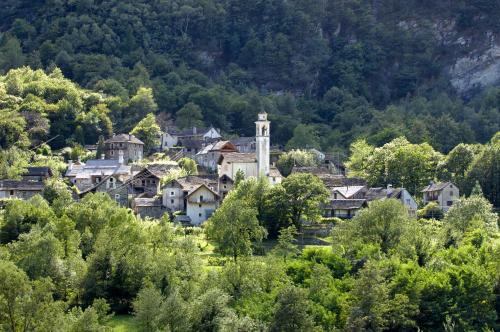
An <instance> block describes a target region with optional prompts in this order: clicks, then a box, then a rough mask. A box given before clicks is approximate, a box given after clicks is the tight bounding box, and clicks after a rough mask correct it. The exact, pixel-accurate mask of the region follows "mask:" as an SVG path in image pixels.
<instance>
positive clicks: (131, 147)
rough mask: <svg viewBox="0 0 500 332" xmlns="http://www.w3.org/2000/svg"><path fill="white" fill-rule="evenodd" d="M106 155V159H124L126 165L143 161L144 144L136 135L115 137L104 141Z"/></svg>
mask: <svg viewBox="0 0 500 332" xmlns="http://www.w3.org/2000/svg"><path fill="white" fill-rule="evenodd" d="M104 154H105V156H106V159H120V158H123V160H124V162H125V163H128V162H133V161H137V160H141V159H142V158H143V156H144V143H143V142H142V141H141V140H139V139H138V138H137V137H135V136H134V135H130V134H119V135H113V137H111V138H109V139H107V140H106V141H104ZM98 157H99V156H98Z"/></svg>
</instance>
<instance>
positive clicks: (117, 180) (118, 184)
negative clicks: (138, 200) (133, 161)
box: [78, 174, 129, 207]
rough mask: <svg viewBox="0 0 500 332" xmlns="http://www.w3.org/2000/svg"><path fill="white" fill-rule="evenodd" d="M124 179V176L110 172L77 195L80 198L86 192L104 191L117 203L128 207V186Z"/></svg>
mask: <svg viewBox="0 0 500 332" xmlns="http://www.w3.org/2000/svg"><path fill="white" fill-rule="evenodd" d="M125 179H126V177H122V176H120V175H118V174H110V175H108V176H106V177H104V178H103V179H102V180H101V181H100V182H98V183H96V184H95V185H94V186H92V187H89V188H87V189H85V190H83V191H80V192H79V193H78V196H79V197H80V198H81V197H84V196H85V195H87V194H88V193H96V192H104V193H107V194H108V195H109V196H110V197H111V198H112V199H114V200H115V201H116V202H117V203H118V204H119V205H121V206H125V207H128V206H129V201H128V187H127V182H126V180H125Z"/></svg>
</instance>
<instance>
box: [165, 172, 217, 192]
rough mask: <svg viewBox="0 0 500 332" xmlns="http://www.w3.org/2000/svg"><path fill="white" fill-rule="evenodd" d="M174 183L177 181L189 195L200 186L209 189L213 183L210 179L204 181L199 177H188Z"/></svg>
mask: <svg viewBox="0 0 500 332" xmlns="http://www.w3.org/2000/svg"><path fill="white" fill-rule="evenodd" d="M173 181H176V182H177V183H178V184H179V185H180V186H181V187H182V190H183V191H187V192H188V193H190V192H192V191H193V190H194V189H196V188H198V187H199V186H200V185H207V187H209V186H210V184H211V182H212V181H210V179H204V178H201V177H198V176H186V177H183V178H179V179H176V180H173Z"/></svg>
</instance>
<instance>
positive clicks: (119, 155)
mask: <svg viewBox="0 0 500 332" xmlns="http://www.w3.org/2000/svg"><path fill="white" fill-rule="evenodd" d="M118 163H119V164H123V151H122V150H118Z"/></svg>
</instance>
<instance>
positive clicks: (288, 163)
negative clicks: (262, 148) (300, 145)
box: [276, 150, 319, 176]
mask: <svg viewBox="0 0 500 332" xmlns="http://www.w3.org/2000/svg"><path fill="white" fill-rule="evenodd" d="M318 164H319V160H318V158H317V156H316V154H315V153H314V152H312V151H308V150H292V151H288V152H285V153H283V154H282V155H281V156H280V158H279V159H278V162H277V163H276V167H278V169H279V171H280V172H281V174H282V175H283V176H288V175H290V173H291V172H292V169H293V166H299V167H310V166H318Z"/></svg>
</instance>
